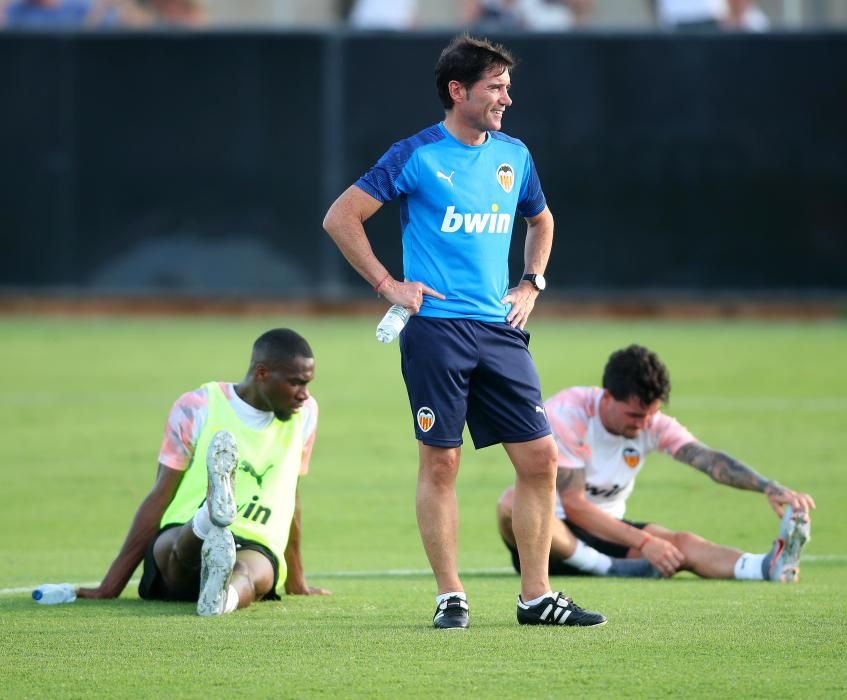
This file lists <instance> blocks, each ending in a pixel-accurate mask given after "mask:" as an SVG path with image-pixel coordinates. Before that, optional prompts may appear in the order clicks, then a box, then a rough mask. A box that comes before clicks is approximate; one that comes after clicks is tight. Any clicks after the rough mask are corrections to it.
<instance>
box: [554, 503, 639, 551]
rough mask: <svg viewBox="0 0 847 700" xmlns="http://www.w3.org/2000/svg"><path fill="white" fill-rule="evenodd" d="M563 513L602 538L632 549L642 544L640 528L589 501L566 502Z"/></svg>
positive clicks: (570, 520) (576, 523) (573, 521)
mask: <svg viewBox="0 0 847 700" xmlns="http://www.w3.org/2000/svg"><path fill="white" fill-rule="evenodd" d="M565 515H566V517H567V519H568V521H569V522H572V523H573V524H574V525H579V527H581V528H583V529H584V530H587V531H588V532H590V533H591V534H592V535H594V536H595V537H599V538H600V539H602V540H607V541H608V542H614V543H616V544H621V545H624V546H625V547H631V548H632V549H640V548H641V545H642V544H644V540H645V534H644V532H643V531H642V530H639V529H638V528H637V527H632V525H628V524H627V523H625V522H624V521H623V520H619V519H618V518H616V517H614V516H612V515H609V514H608V513H606V512H605V511H604V510H601V509H600V508H598V507H597V506H595V505H594V504H593V503H591V501H588V500H585V499H582V500H581V502H577V503H573V502H571V503H566V504H565Z"/></svg>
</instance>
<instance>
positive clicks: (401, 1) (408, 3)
mask: <svg viewBox="0 0 847 700" xmlns="http://www.w3.org/2000/svg"><path fill="white" fill-rule="evenodd" d="M417 23H418V2H417V0H355V2H354V3H353V7H352V9H351V10H350V26H351V27H354V28H355V29H391V30H395V31H403V30H406V29H413V28H414V27H415V26H416V25H417Z"/></svg>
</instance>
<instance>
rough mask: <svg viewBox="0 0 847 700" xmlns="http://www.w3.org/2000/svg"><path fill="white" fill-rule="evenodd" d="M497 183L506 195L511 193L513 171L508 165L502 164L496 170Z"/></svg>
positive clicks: (513, 179)
mask: <svg viewBox="0 0 847 700" xmlns="http://www.w3.org/2000/svg"><path fill="white" fill-rule="evenodd" d="M497 182H499V183H500V187H502V188H503V191H504V192H505V193H506V194H509V192H511V191H512V188H513V187H514V186H515V170H514V168H513V167H512V166H511V165H509V164H508V163H503V164H502V165H501V166H500V167H499V168H497Z"/></svg>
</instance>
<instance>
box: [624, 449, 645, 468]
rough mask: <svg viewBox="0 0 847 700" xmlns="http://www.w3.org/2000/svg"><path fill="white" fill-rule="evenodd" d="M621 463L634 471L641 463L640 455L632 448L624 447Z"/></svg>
mask: <svg viewBox="0 0 847 700" xmlns="http://www.w3.org/2000/svg"><path fill="white" fill-rule="evenodd" d="M623 461H624V462H626V466H628V467H629V468H630V469H635V468H636V467H637V466H638V465H639V464H640V463H641V453H640V452H639V451H638V450H636V449H635V448H634V447H624V448H623Z"/></svg>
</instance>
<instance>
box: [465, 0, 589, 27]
mask: <svg viewBox="0 0 847 700" xmlns="http://www.w3.org/2000/svg"><path fill="white" fill-rule="evenodd" d="M593 4H594V0H465V3H464V8H463V19H464V22H465V24H468V25H470V26H472V27H474V29H476V30H486V31H487V30H496V29H526V30H529V31H536V32H557V31H567V30H569V29H573V28H574V27H576V26H578V25H581V24H583V23H584V22H585V20H586V18H587V17H588V15H589V13H590V12H591V10H592V7H593Z"/></svg>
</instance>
